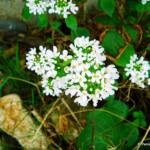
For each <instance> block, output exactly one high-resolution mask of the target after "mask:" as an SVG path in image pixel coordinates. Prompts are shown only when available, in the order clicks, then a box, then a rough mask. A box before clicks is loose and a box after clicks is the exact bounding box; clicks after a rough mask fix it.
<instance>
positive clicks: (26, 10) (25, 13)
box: [22, 5, 32, 20]
mask: <svg viewBox="0 0 150 150" xmlns="http://www.w3.org/2000/svg"><path fill="white" fill-rule="evenodd" d="M22 17H23V18H24V19H26V20H29V19H31V18H32V14H30V12H29V8H28V7H27V6H26V5H24V7H23V10H22Z"/></svg>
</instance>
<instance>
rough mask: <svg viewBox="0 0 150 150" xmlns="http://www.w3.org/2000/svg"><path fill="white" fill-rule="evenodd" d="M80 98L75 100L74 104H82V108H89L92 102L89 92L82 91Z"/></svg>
mask: <svg viewBox="0 0 150 150" xmlns="http://www.w3.org/2000/svg"><path fill="white" fill-rule="evenodd" d="M78 95H79V96H78V97H77V98H75V100H74V102H75V103H78V104H80V105H81V106H87V104H88V102H89V101H90V99H89V96H88V93H87V91H82V92H81V93H80V94H79V93H78Z"/></svg>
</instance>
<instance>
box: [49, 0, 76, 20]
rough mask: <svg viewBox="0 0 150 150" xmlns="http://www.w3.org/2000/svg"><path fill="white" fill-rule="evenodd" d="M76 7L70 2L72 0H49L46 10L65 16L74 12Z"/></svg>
mask: <svg viewBox="0 0 150 150" xmlns="http://www.w3.org/2000/svg"><path fill="white" fill-rule="evenodd" d="M78 9H79V8H78V7H77V6H76V5H75V4H74V3H72V0H69V1H68V0H50V2H49V8H48V12H49V14H52V13H55V14H58V15H61V16H63V17H64V18H67V17H68V15H70V14H76V13H77V11H78Z"/></svg>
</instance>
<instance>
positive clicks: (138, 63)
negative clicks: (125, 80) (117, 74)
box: [125, 54, 150, 88]
mask: <svg viewBox="0 0 150 150" xmlns="http://www.w3.org/2000/svg"><path fill="white" fill-rule="evenodd" d="M125 71H126V76H130V78H129V79H130V80H131V82H132V83H135V84H137V85H138V86H139V87H141V88H145V87H146V86H145V84H147V85H150V83H149V82H150V79H149V71H150V64H149V62H148V61H145V60H144V57H140V58H138V57H137V55H136V54H134V55H133V56H131V58H130V63H129V64H127V65H126V67H125Z"/></svg>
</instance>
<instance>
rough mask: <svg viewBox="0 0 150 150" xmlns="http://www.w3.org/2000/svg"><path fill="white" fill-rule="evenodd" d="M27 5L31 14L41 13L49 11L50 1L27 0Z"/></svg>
mask: <svg viewBox="0 0 150 150" xmlns="http://www.w3.org/2000/svg"><path fill="white" fill-rule="evenodd" d="M26 6H27V7H28V8H29V12H30V13H31V14H34V15H37V14H39V15H41V14H44V13H45V12H46V11H47V6H48V3H47V2H46V1H43V0H26Z"/></svg>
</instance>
